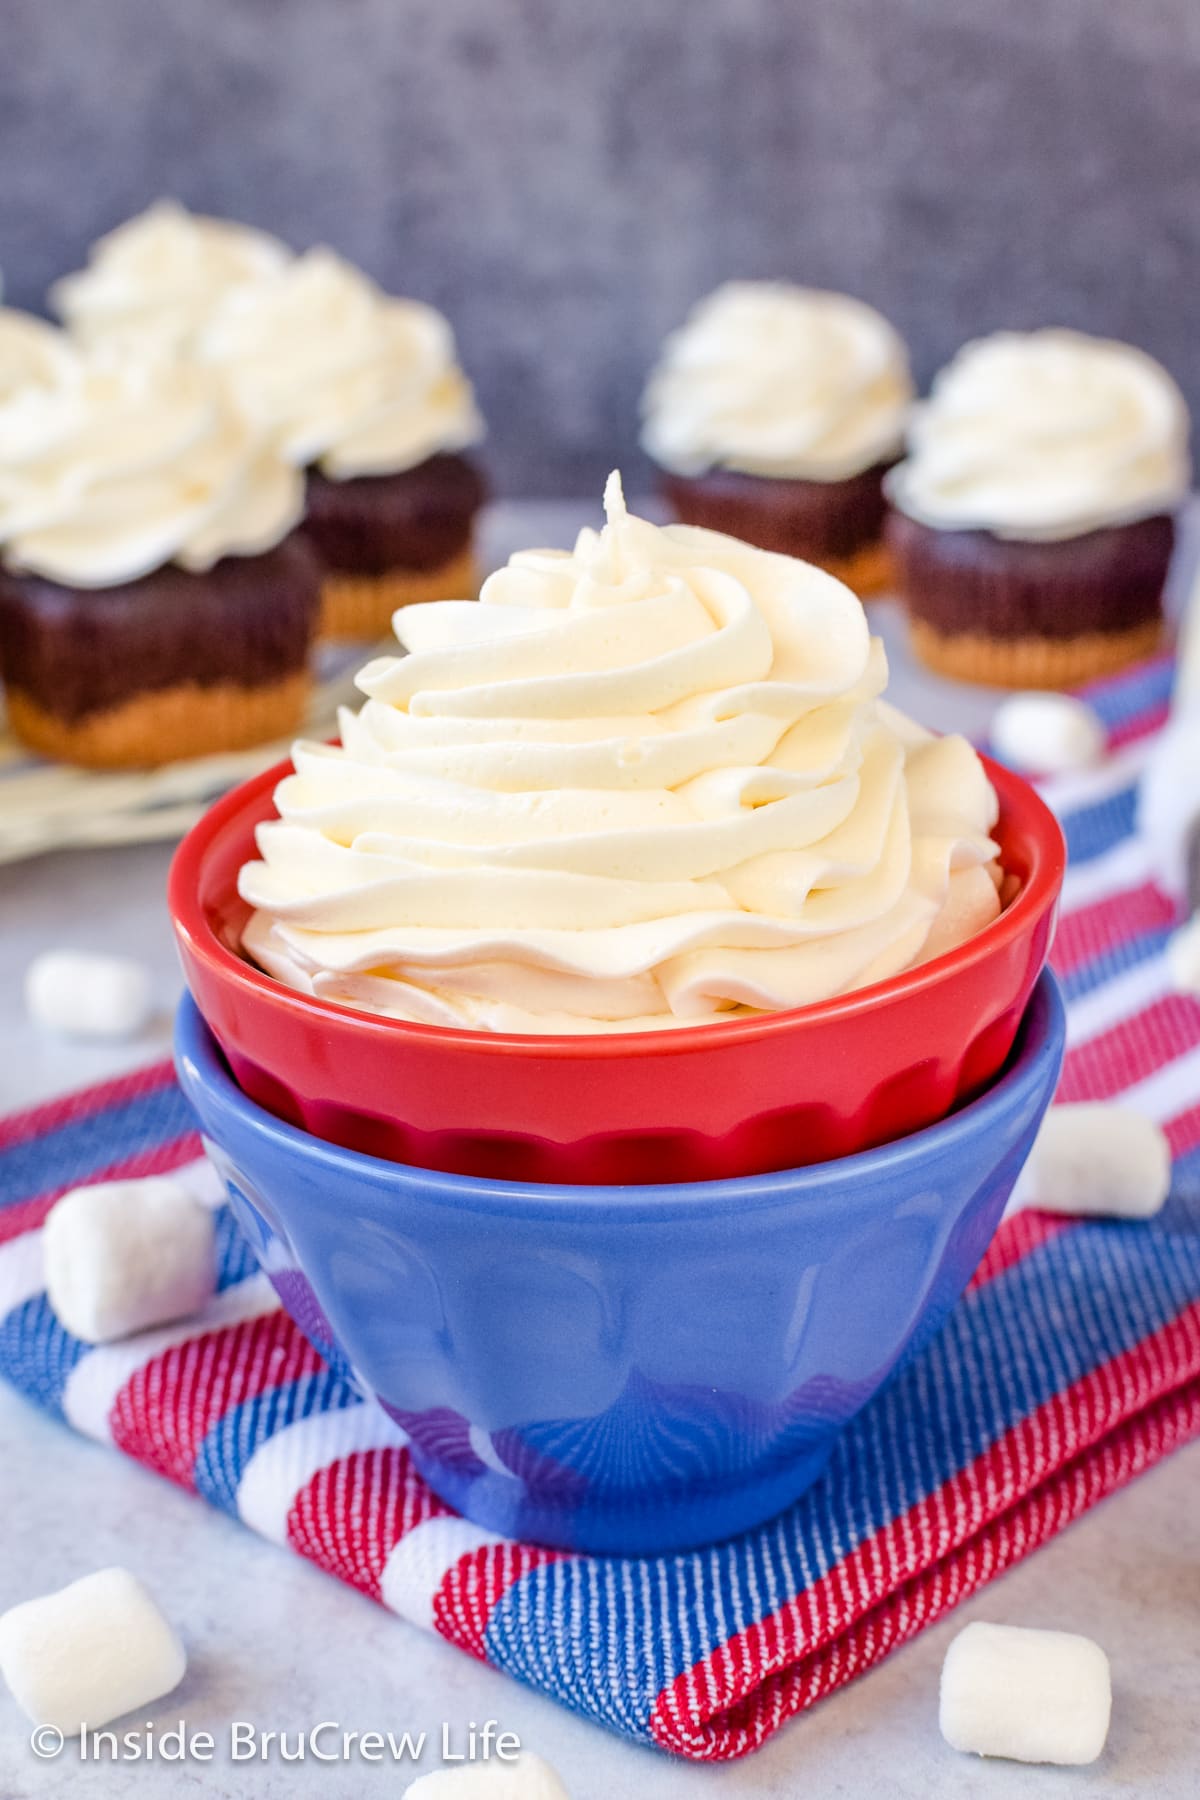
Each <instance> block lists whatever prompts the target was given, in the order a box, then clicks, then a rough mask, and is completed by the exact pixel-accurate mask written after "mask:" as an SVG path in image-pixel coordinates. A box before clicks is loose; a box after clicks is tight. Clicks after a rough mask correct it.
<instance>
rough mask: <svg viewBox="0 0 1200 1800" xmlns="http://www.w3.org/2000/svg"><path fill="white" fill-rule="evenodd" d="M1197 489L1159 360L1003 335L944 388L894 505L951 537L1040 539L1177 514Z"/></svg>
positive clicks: (912, 451)
mask: <svg viewBox="0 0 1200 1800" xmlns="http://www.w3.org/2000/svg"><path fill="white" fill-rule="evenodd" d="M1190 481H1191V465H1190V462H1189V458H1188V414H1187V407H1186V405H1185V403H1184V399H1183V396H1182V394H1181V393H1180V392H1179V389H1178V388H1177V387H1176V385H1175V383H1174V382H1173V381H1172V379H1171V377H1170V376H1169V375H1168V374H1167V372H1166V370H1165V369H1164V368H1162V366H1161V365H1160V364H1159V363H1157V362H1155V361H1154V359H1153V357H1150V356H1147V355H1146V354H1145V352H1144V351H1141V350H1135V349H1134V348H1133V347H1132V346H1131V345H1128V344H1119V343H1114V342H1112V341H1110V340H1108V339H1105V338H1095V337H1088V336H1085V335H1084V334H1083V333H1082V332H1077V331H1058V330H1047V331H1034V332H1015V331H1004V332H997V333H996V334H995V335H994V336H992V337H987V338H980V339H978V340H977V341H976V342H974V343H970V344H966V345H965V346H964V347H963V348H962V349H961V350H960V351H959V352H958V354H957V356H955V357H954V359H953V360H952V361H951V362H950V363H948V364H947V366H946V367H945V368H944V369H943V370H942V371H941V373H940V374H939V375H938V376H937V378H936V379H935V381H934V383H933V387H932V389H931V392H930V395H929V398H928V400H926V401H925V402H924V403H923V404H922V405H921V406H919V407H918V408H917V409H916V412H915V413H914V416H913V420H912V424H911V427H910V431H909V449H908V455H907V457H906V459H905V460H904V462H902V463H900V464H898V466H897V467H896V468H894V469H892V470H891V471H890V473H889V475H888V477H887V493H888V497H889V499H890V500H891V502H892V504H893V506H895V507H897V508H899V510H900V511H901V512H904V513H907V514H909V515H910V517H912V518H914V519H917V520H919V521H921V522H922V523H923V524H926V525H932V526H935V527H937V528H938V529H941V530H982V531H990V532H991V533H993V535H994V536H996V537H1006V538H1016V539H1025V540H1039V539H1056V538H1072V537H1079V536H1081V535H1082V534H1083V533H1084V532H1088V531H1095V530H1098V529H1099V528H1100V527H1102V526H1108V525H1124V524H1128V523H1130V522H1131V521H1133V520H1135V519H1145V518H1150V517H1152V516H1154V515H1155V514H1157V513H1169V512H1172V511H1173V510H1174V509H1175V508H1176V507H1177V506H1178V505H1179V503H1180V501H1181V500H1183V498H1184V497H1185V495H1186V494H1187V492H1188V488H1189V485H1190Z"/></svg>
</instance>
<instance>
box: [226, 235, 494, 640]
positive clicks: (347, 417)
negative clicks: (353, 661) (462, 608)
mask: <svg viewBox="0 0 1200 1800" xmlns="http://www.w3.org/2000/svg"><path fill="white" fill-rule="evenodd" d="M197 354H198V355H199V356H200V357H201V358H202V359H204V360H205V361H207V362H209V363H211V364H213V365H215V366H217V367H219V368H221V369H222V370H223V371H224V372H225V373H226V374H227V376H228V378H229V380H230V382H231V385H232V387H233V389H234V391H235V392H236V394H237V396H238V399H239V403H240V404H241V406H242V408H243V410H244V411H245V413H246V415H247V417H248V418H249V419H250V420H251V421H252V423H253V424H254V425H255V426H256V427H257V428H258V429H260V430H262V431H264V432H269V433H271V434H272V435H273V436H274V437H275V438H276V439H277V441H278V442H279V444H280V446H281V448H282V450H283V453H284V455H285V456H286V457H287V458H288V459H289V461H291V462H293V463H294V464H295V465H296V466H297V467H298V468H306V469H307V470H308V493H307V517H306V522H305V526H304V531H305V536H306V538H307V539H308V542H309V543H310V544H311V545H312V547H313V549H314V551H315V552H316V554H317V556H318V557H319V559H320V562H321V565H322V568H323V570H324V579H323V583H322V601H321V630H322V633H323V635H325V636H329V637H361V638H375V637H380V636H382V635H383V634H384V633H385V632H386V631H387V628H388V624H389V621H390V619H391V615H392V613H393V612H394V611H395V610H396V608H397V607H399V606H406V605H408V604H409V603H410V602H412V601H414V600H417V601H420V600H436V599H441V598H444V597H453V598H459V597H463V596H468V595H470V596H473V595H474V594H475V593H476V591H477V588H478V577H477V575H476V571H475V562H474V554H473V547H472V534H473V528H474V520H475V515H476V513H477V512H478V510H479V507H480V505H481V503H482V500H483V483H482V481H481V479H480V476H479V474H478V472H477V470H476V469H475V467H474V465H473V464H472V463H471V462H470V461H469V460H468V459H467V458H465V457H464V456H463V455H462V454H461V452H462V451H463V450H464V449H466V448H468V447H469V446H470V445H472V444H475V443H477V442H478V441H479V439H480V438H481V437H482V435H483V422H482V420H481V419H480V416H479V413H478V411H477V410H476V407H475V401H474V397H473V394H472V391H471V386H470V383H469V382H468V381H467V379H466V377H465V375H464V374H463V372H462V370H461V369H460V368H459V366H458V364H457V361H456V359H455V348H454V338H453V334H452V333H451V330H450V327H449V325H448V324H447V323H446V320H445V319H444V318H443V317H442V316H441V314H440V313H438V312H436V311H435V310H434V309H433V308H432V307H430V306H424V305H421V304H420V303H418V302H417V301H415V300H400V299H394V298H392V297H391V296H389V295H385V294H384V293H382V292H381V291H380V289H379V288H378V287H376V285H375V284H374V282H372V281H370V280H369V279H368V278H367V277H366V276H365V275H364V274H362V273H361V272H360V271H359V270H357V269H355V268H353V267H352V266H351V265H350V264H349V263H347V262H344V261H343V260H342V259H341V258H340V257H339V256H336V255H334V253H333V252H332V251H331V250H324V249H317V250H311V251H309V252H307V253H306V254H305V255H303V256H300V257H298V258H297V259H296V260H295V261H294V262H292V263H289V264H288V265H287V266H286V267H284V268H282V269H278V270H276V271H274V272H273V273H271V274H269V275H268V276H267V277H266V278H265V279H263V280H261V281H258V282H250V283H246V284H244V285H243V286H241V287H238V288H235V289H233V290H231V291H230V292H229V293H228V294H227V295H226V297H225V299H224V300H223V302H222V304H221V305H220V306H219V307H218V308H217V310H216V312H215V314H214V315H213V317H212V318H211V320H210V321H209V323H208V326H207V327H206V329H205V330H204V331H203V332H202V333H201V334H200V336H199V339H198V344H197Z"/></svg>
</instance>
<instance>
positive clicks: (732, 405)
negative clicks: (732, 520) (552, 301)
mask: <svg viewBox="0 0 1200 1800" xmlns="http://www.w3.org/2000/svg"><path fill="white" fill-rule="evenodd" d="M912 397H913V386H912V377H911V375H910V374H909V367H908V354H907V351H906V350H905V348H904V344H903V343H902V341H901V339H900V338H899V337H898V335H897V334H896V332H895V331H894V330H893V329H892V327H891V326H890V325H889V324H888V322H887V320H886V319H885V318H883V317H882V315H881V314H880V313H877V312H876V311H875V309H874V307H871V306H868V305H866V303H865V302H864V301H862V300H854V299H852V298H851V297H850V296H849V295H848V294H831V293H825V292H823V291H822V290H820V289H817V288H800V287H792V286H790V285H789V284H788V283H787V282H782V281H730V282H727V283H726V284H725V285H724V286H723V287H719V288H717V290H716V292H715V293H712V294H710V295H709V296H708V298H707V299H705V300H702V301H701V302H700V303H699V305H698V306H696V307H694V308H693V310H692V312H691V313H690V315H689V316H688V318H687V320H686V321H685V323H684V324H683V326H682V327H681V328H680V329H679V330H678V331H676V332H673V333H672V334H671V336H670V337H668V338H667V340H666V342H665V344H664V345H663V349H662V355H661V358H660V360H659V363H658V366H657V368H655V370H654V371H653V372H652V374H651V376H650V379H649V381H648V382H647V384H646V390H645V393H644V395H643V397H642V420H643V423H642V447H643V448H644V449H645V451H646V452H647V454H648V455H649V456H651V457H652V458H653V459H654V461H655V462H656V463H657V464H658V465H659V467H660V468H664V469H670V470H672V471H673V472H674V473H676V474H678V475H702V474H704V473H705V472H706V471H707V470H709V469H713V468H723V469H735V470H740V471H741V472H742V473H744V474H747V475H769V476H777V477H784V478H789V479H793V480H801V481H842V480H845V479H847V478H848V477H849V476H851V475H858V474H861V472H862V471H863V470H864V469H869V468H872V467H873V466H874V465H875V464H876V463H879V462H885V461H887V460H889V459H890V458H892V457H894V456H897V455H899V453H900V448H901V445H902V444H903V441H904V424H905V419H906V417H907V414H908V409H909V406H910V404H911V401H912Z"/></svg>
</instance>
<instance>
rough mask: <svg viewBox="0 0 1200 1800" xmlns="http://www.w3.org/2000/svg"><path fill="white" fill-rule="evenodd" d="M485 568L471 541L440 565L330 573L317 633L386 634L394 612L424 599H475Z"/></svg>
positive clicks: (323, 591) (323, 590)
mask: <svg viewBox="0 0 1200 1800" xmlns="http://www.w3.org/2000/svg"><path fill="white" fill-rule="evenodd" d="M478 594H479V569H478V566H477V564H476V562H475V553H474V550H473V549H472V548H471V546H470V545H468V546H467V548H466V549H465V550H461V551H459V553H458V554H457V555H456V556H452V557H451V558H450V561H449V562H445V563H440V564H439V565H438V567H437V568H435V569H390V570H389V571H388V573H387V574H386V575H341V574H333V573H329V574H326V575H325V577H324V578H323V580H322V582H321V617H320V623H319V625H318V627H317V635H318V637H320V638H322V639H328V638H364V639H368V640H370V639H374V638H381V637H386V636H387V634H388V629H389V627H390V625H391V620H392V614H393V613H394V612H395V611H396V610H397V609H398V608H399V607H401V606H412V605H414V604H418V603H420V602H421V601H423V600H464V599H470V600H474V599H476V598H477V596H478Z"/></svg>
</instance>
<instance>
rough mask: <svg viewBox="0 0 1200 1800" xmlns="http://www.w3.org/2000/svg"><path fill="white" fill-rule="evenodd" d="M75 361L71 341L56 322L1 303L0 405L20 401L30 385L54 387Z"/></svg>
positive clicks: (71, 368) (4, 405) (30, 387)
mask: <svg viewBox="0 0 1200 1800" xmlns="http://www.w3.org/2000/svg"><path fill="white" fill-rule="evenodd" d="M75 365H76V357H75V353H74V351H73V349H72V347H71V344H70V342H69V341H68V339H67V337H66V336H65V335H64V333H63V332H61V331H60V330H59V329H58V327H57V326H56V325H50V324H48V323H47V322H46V320H45V319H37V318H35V317H34V316H33V314H32V313H26V312H18V311H17V310H16V308H15V307H11V306H0V407H7V406H9V405H10V404H11V403H13V402H17V403H19V402H20V401H21V399H22V398H23V396H24V395H25V394H26V393H27V392H28V391H29V390H31V389H32V390H33V391H35V392H36V391H38V390H40V389H44V388H52V387H56V386H57V385H58V383H59V382H61V381H65V380H67V379H69V377H70V376H71V374H72V372H73V370H74V368H75Z"/></svg>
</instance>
